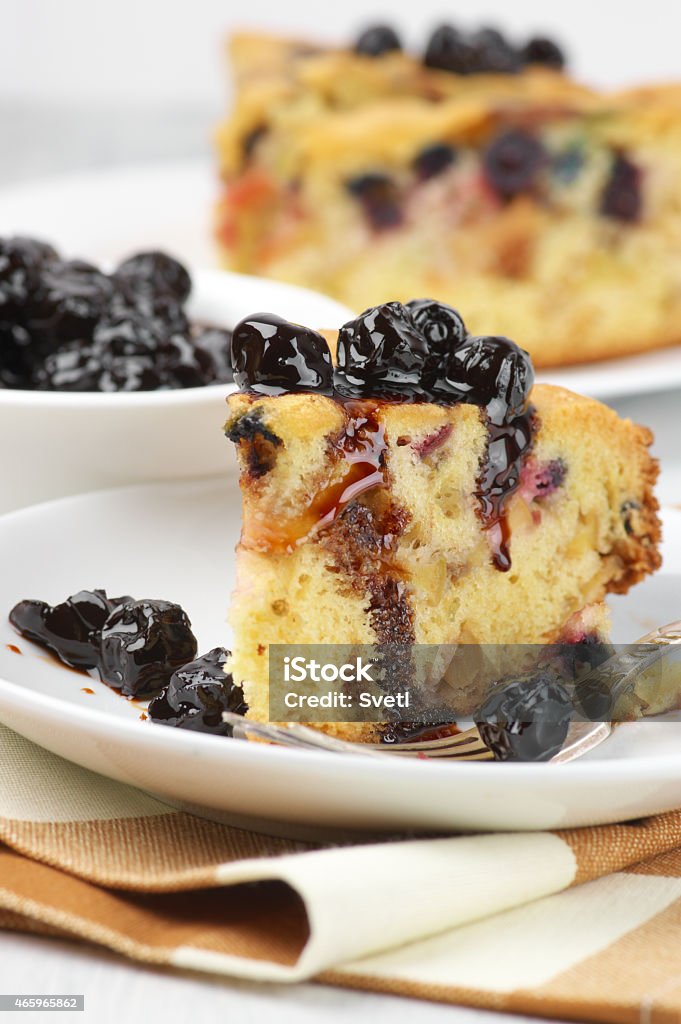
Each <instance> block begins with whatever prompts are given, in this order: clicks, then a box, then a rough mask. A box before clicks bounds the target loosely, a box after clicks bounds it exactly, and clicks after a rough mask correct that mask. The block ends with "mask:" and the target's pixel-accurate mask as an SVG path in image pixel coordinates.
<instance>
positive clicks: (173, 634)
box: [9, 590, 247, 736]
mask: <svg viewBox="0 0 681 1024" xmlns="http://www.w3.org/2000/svg"><path fill="white" fill-rule="evenodd" d="M9 618H10V622H11V623H12V625H13V626H14V628H15V629H16V630H17V631H18V632H19V633H21V635H22V636H24V637H26V639H27V640H31V641H33V643H36V644H39V645H40V646H41V647H44V648H45V649H46V650H48V651H50V652H51V653H52V654H55V655H56V656H57V657H58V658H59V659H60V661H63V662H64V664H66V665H69V666H70V667H71V668H76V669H80V670H82V671H87V672H93V673H95V674H96V675H97V676H98V677H99V678H100V679H101V680H102V682H104V683H107V684H108V685H109V686H111V687H113V688H114V689H116V690H119V691H120V692H121V693H122V694H123V695H124V696H126V697H139V698H147V697H154V700H152V702H151V704H150V705H149V717H150V718H151V719H152V721H157V722H162V723H163V724H164V725H174V726H179V727H180V728H185V729H193V730H197V731H200V732H211V733H214V734H216V735H221V736H229V735H231V731H232V730H231V727H230V726H228V725H226V724H225V723H224V722H223V721H222V712H223V711H233V712H234V713H235V714H245V713H246V710H247V709H246V705H245V703H244V695H243V691H242V689H241V687H240V686H236V685H235V683H234V681H233V680H232V677H231V676H230V675H227V674H226V673H225V672H224V665H225V662H226V661H227V658H228V657H229V652H228V651H225V650H224V649H223V648H215V649H214V650H212V651H209V652H208V654H205V655H203V656H202V657H200V658H197V657H196V654H197V644H196V638H195V636H194V634H193V632H192V628H191V623H190V621H189V619H188V618H187V615H186V613H185V612H184V611H183V610H182V608H181V607H180V606H179V605H178V604H173V603H172V602H170V601H157V600H147V601H136V600H134V599H133V598H132V597H128V596H125V597H108V596H107V594H106V591H104V590H82V591H80V592H79V593H78V594H73V595H72V596H71V597H67V598H66V600H65V601H62V602H61V604H57V605H49V604H47V603H46V602H45V601H20V602H19V604H17V605H15V607H14V608H13V609H12V611H11V612H10V616H9Z"/></svg>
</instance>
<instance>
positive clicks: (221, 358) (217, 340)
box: [194, 327, 234, 382]
mask: <svg viewBox="0 0 681 1024" xmlns="http://www.w3.org/2000/svg"><path fill="white" fill-rule="evenodd" d="M194 344H195V345H196V346H197V348H200V349H202V350H203V351H204V352H207V353H208V354H209V355H210V356H211V358H212V360H213V366H214V367H215V380H216V381H221V382H222V381H225V382H226V381H231V380H233V379H234V374H233V373H232V332H231V331H228V330H227V329H226V328H222V327H204V328H200V329H199V330H197V331H196V332H195V334H194Z"/></svg>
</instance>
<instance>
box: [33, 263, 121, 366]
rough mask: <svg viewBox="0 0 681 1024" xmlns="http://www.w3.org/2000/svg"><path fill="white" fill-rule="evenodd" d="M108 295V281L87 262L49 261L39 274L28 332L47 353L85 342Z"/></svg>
mask: <svg viewBox="0 0 681 1024" xmlns="http://www.w3.org/2000/svg"><path fill="white" fill-rule="evenodd" d="M112 292H113V286H112V284H111V280H110V279H109V278H108V277H106V275H105V274H102V273H100V272H99V271H98V270H97V268H96V267H93V266H91V265H90V264H89V263H84V262H82V261H80V260H71V261H69V262H62V261H60V260H53V261H52V262H51V263H50V264H49V265H48V266H47V267H46V268H45V269H44V271H43V273H42V275H41V296H40V299H39V301H37V302H36V303H35V304H34V305H33V307H32V308H31V310H30V312H29V317H28V327H29V330H30V331H31V334H32V335H33V336H34V337H35V338H37V339H39V340H40V341H42V342H43V344H44V345H45V346H46V347H47V350H49V349H51V348H54V347H55V346H57V345H60V344H62V343H63V342H67V341H73V340H74V339H83V340H88V339H89V338H90V337H91V335H92V331H93V329H94V327H95V324H96V323H97V322H98V320H99V319H100V317H102V316H103V315H104V313H105V311H106V309H107V305H108V302H109V300H110V298H111V295H112Z"/></svg>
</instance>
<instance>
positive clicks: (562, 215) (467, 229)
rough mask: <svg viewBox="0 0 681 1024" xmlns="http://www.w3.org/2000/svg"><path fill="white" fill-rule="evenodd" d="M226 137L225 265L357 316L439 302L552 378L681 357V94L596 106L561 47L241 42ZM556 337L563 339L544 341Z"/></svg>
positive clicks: (635, 94)
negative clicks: (372, 309) (554, 368)
mask: <svg viewBox="0 0 681 1024" xmlns="http://www.w3.org/2000/svg"><path fill="white" fill-rule="evenodd" d="M231 58H232V63H233V67H234V74H235V80H236V89H235V100H234V106H233V110H232V113H231V114H230V116H229V118H228V119H227V120H226V121H225V122H224V124H223V125H222V126H221V128H220V130H219V133H218V149H219V162H220V173H221V176H222V180H223V194H222V198H221V200H220V202H219V206H218V211H217V226H216V230H217V237H218V239H219V244H220V246H221V251H222V255H223V259H224V262H225V264H226V265H227V266H230V267H232V268H233V269H236V270H241V271H245V272H247V273H257V274H261V275H267V276H271V277H275V278H281V279H283V280H287V281H291V282H294V283H297V284H302V285H307V286H309V287H312V288H316V289H318V290H319V291H323V292H327V293H328V294H330V295H333V296H335V297H336V298H337V299H339V300H341V301H342V302H345V303H346V304H347V305H349V306H350V307H351V308H353V309H356V310H360V309H363V308H364V307H365V306H368V305H369V304H370V303H375V302H376V301H382V300H388V299H395V298H396V299H400V300H402V301H406V300H407V299H408V298H409V297H410V296H411V295H413V294H415V293H416V294H418V293H422V294H428V295H432V296H433V297H434V298H436V299H440V300H442V301H445V302H452V301H453V300H454V298H456V302H458V303H461V305H462V306H463V308H465V309H466V316H467V320H468V322H469V323H470V325H471V328H472V329H473V330H475V331H476V333H478V334H482V333H486V334H492V335H494V334H500V333H508V334H510V335H511V336H512V337H518V338H522V339H523V344H524V345H525V347H526V348H527V349H528V351H529V352H530V354H531V356H532V358H533V360H534V361H535V363H536V365H538V366H551V365H560V364H565V363H574V362H580V361H588V360H593V359H599V358H604V357H609V356H613V355H618V354H626V353H631V352H636V351H643V350H645V349H649V348H653V347H656V346H662V345H669V344H674V343H677V342H680V341H681V255H680V254H681V87H680V86H678V85H665V86H662V85H661V86H659V87H654V88H648V89H640V90H635V91H630V92H625V93H619V94H603V93H596V92H594V91H592V90H590V89H587V88H585V87H583V86H581V85H579V84H577V83H576V82H574V81H573V80H572V79H571V78H569V77H568V76H567V75H566V74H565V73H564V72H563V70H562V63H563V60H562V54H561V52H560V50H559V49H558V47H557V46H556V45H555V44H553V43H552V42H551V41H550V40H546V39H535V40H530V42H529V43H527V44H525V45H523V46H520V47H514V46H511V45H510V44H509V43H508V42H507V40H505V39H504V38H503V37H502V36H501V35H500V34H499V33H497V32H494V31H492V30H485V31H483V32H480V33H475V34H472V35H468V36H466V35H464V34H462V33H460V32H458V31H456V30H455V29H453V28H452V27H451V26H446V25H445V26H441V27H440V28H439V29H437V30H436V31H435V32H434V33H433V35H432V37H431V39H430V40H429V42H428V44H427V46H426V48H425V51H424V52H423V54H421V55H419V56H414V55H409V54H407V53H405V52H404V51H403V50H402V49H401V47H400V41H399V39H398V38H397V36H396V35H395V33H394V31H393V30H392V29H390V28H389V27H387V26H378V27H376V28H374V29H372V30H369V31H368V32H366V33H364V34H363V35H362V36H361V37H360V39H359V40H358V41H357V43H356V45H355V46H354V48H350V49H332V48H328V47H320V46H312V45H310V44H306V43H301V42H300V41H296V40H285V39H277V38H272V37H269V36H257V35H240V36H237V37H235V38H234V39H233V40H232V43H231ZM546 324H550V328H551V329H550V330H548V331H547V330H545V325H546Z"/></svg>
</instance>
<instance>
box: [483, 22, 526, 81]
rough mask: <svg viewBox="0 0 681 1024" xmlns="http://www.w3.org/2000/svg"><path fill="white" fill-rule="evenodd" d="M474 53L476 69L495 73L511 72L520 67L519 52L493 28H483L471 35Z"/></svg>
mask: <svg viewBox="0 0 681 1024" xmlns="http://www.w3.org/2000/svg"><path fill="white" fill-rule="evenodd" d="M471 44H472V46H473V49H474V50H475V54H476V64H477V67H476V70H477V71H486V72H493V73H495V74H513V73H514V72H516V71H518V69H519V68H520V64H521V61H520V54H519V53H518V51H517V50H516V49H515V47H513V46H511V44H510V43H509V42H508V40H507V39H506V38H505V37H504V36H503V35H502V33H501V32H499V31H497V29H495V28H483V29H481V30H480V32H476V33H475V35H473V36H472V37H471Z"/></svg>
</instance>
